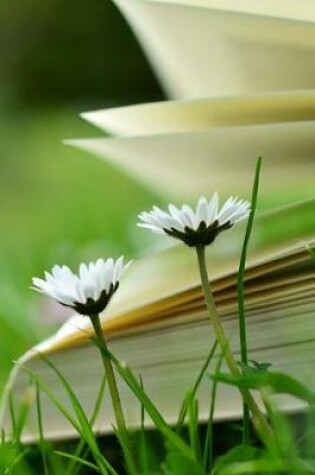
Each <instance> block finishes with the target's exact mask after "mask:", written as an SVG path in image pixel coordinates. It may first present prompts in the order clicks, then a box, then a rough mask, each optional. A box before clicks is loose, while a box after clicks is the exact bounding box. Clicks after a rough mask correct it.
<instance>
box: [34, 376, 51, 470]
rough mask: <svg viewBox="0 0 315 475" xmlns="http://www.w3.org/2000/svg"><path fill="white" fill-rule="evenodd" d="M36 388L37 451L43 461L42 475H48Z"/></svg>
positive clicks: (37, 390)
mask: <svg viewBox="0 0 315 475" xmlns="http://www.w3.org/2000/svg"><path fill="white" fill-rule="evenodd" d="M35 387H36V409H37V424H38V432H39V444H38V446H39V450H40V453H41V456H42V461H43V468H44V475H49V470H48V463H47V454H46V450H47V444H46V443H45V439H44V431H43V419H42V410H41V402H40V393H39V385H38V383H35Z"/></svg>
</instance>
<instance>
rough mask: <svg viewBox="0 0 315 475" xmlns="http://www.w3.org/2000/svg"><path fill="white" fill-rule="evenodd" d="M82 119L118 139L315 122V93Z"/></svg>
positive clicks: (109, 112)
mask: <svg viewBox="0 0 315 475" xmlns="http://www.w3.org/2000/svg"><path fill="white" fill-rule="evenodd" d="M81 116H82V117H83V118H84V119H85V120H87V121H88V122H90V123H92V124H93V125H96V126H97V127H99V128H100V129H102V130H104V131H106V132H108V133H111V134H114V135H118V136H133V135H138V136H142V135H150V134H159V133H172V132H193V131H200V130H203V129H207V128H209V127H220V126H221V127H223V126H240V125H255V124H266V123H276V122H290V121H291V122H292V121H293V122H297V121H305V120H314V119H315V92H314V91H291V92H280V93H277V94H263V95H257V96H247V97H220V98H204V99H198V100H191V101H164V102H157V103H148V104H140V105H136V106H128V107H116V108H114V109H104V110H99V111H93V112H86V113H84V114H81Z"/></svg>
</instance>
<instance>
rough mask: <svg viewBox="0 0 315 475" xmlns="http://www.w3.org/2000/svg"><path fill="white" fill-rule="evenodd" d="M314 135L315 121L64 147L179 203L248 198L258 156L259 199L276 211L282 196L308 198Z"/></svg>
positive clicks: (73, 142) (85, 141) (97, 140)
mask: <svg viewBox="0 0 315 475" xmlns="http://www.w3.org/2000/svg"><path fill="white" fill-rule="evenodd" d="M314 135H315V121H308V122H295V123H291V122H290V123H284V124H268V125H255V126H245V127H222V128H212V129H209V130H207V131H202V132H191V133H170V134H155V135H149V136H142V137H125V138H109V139H106V138H95V139H93V138H90V139H77V140H67V141H66V143H67V144H69V145H73V146H75V147H78V148H80V149H82V150H85V151H88V152H90V153H92V154H95V155H97V156H99V157H101V158H103V159H105V160H106V161H108V162H110V163H111V164H113V165H114V166H116V167H117V168H119V169H121V170H123V171H125V172H126V173H128V174H129V175H131V176H133V177H135V178H136V179H137V180H138V181H139V182H140V183H142V184H143V185H144V186H146V187H152V189H154V190H156V191H158V192H160V193H161V194H164V195H165V196H166V197H167V198H169V199H172V198H175V199H184V200H189V199H192V198H193V199H196V198H199V196H200V195H201V194H206V196H207V195H208V194H209V191H210V192H211V191H213V190H216V189H218V190H220V192H222V193H227V194H230V193H231V190H233V193H234V194H238V195H240V196H243V197H246V196H250V190H251V183H252V177H253V173H254V168H255V163H256V159H257V156H258V155H261V156H262V157H263V169H262V173H261V185H260V198H261V200H262V201H263V200H264V199H266V200H268V201H269V202H270V201H272V202H273V204H274V205H276V204H277V203H279V198H280V202H281V199H282V198H281V196H283V195H285V194H287V195H289V196H290V197H291V200H292V199H293V200H294V199H298V198H300V199H301V198H303V197H304V198H307V197H310V196H313V193H314V157H315V142H314ZM284 167H285V168H284ZM284 169H285V173H286V176H285V180H283V170H284ZM192 177H193V179H192ZM279 183H281V193H282V195H281V194H280V193H279ZM277 200H278V201H277Z"/></svg>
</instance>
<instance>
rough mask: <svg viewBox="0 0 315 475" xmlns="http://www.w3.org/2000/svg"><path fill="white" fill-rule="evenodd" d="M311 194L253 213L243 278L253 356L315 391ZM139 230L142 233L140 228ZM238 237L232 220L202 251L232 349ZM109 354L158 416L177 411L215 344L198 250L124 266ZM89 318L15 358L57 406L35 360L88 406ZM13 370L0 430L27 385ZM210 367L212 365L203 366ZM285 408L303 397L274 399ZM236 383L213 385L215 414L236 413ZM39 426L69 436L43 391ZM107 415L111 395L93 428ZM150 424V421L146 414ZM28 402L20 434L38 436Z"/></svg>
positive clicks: (92, 367) (126, 401)
mask: <svg viewBox="0 0 315 475" xmlns="http://www.w3.org/2000/svg"><path fill="white" fill-rule="evenodd" d="M314 216H315V200H309V201H305V202H301V203H298V204H296V205H293V206H289V207H285V208H281V209H278V210H275V211H273V212H269V213H265V214H262V215H261V216H260V217H258V218H257V220H256V222H255V226H254V230H253V239H252V242H251V249H250V255H249V259H248V262H247V268H246V277H245V282H246V285H245V293H246V310H247V322H248V342H249V351H250V358H251V359H253V360H256V361H259V362H270V363H272V364H273V369H278V370H281V371H284V372H287V373H289V374H292V375H294V376H295V377H298V378H300V379H301V380H304V381H305V380H306V381H307V383H308V385H309V386H311V387H313V388H315V376H314V371H313V368H314V363H315V351H314V350H315V261H314V260H313V259H312V258H311V256H310V254H309V251H308V247H311V248H313V247H314V246H315V230H314V228H313V227H312V226H311V223H312V222H314ZM139 232H140V230H139ZM242 241H243V229H242V226H241V225H240V226H238V227H236V228H234V229H232V230H231V231H229V233H227V234H226V235H224V234H223V235H222V237H220V239H219V240H218V241H217V242H216V243H215V244H214V245H212V246H210V247H209V248H208V255H207V259H208V270H209V276H210V280H211V284H212V287H213V289H214V296H215V301H216V304H217V306H218V311H219V313H220V316H221V318H222V324H223V325H224V327H225V329H226V333H227V335H228V336H229V338H230V340H231V345H232V348H233V350H234V352H235V353H236V355H238V354H239V341H238V320H237V297H236V287H235V282H236V273H237V268H238V261H239V254H240V249H241V244H242ZM102 326H103V329H104V332H105V334H106V336H107V339H108V341H109V346H110V349H111V351H112V352H113V353H114V354H115V355H116V357H118V358H119V359H120V360H122V361H125V362H126V363H127V364H128V365H129V366H131V368H132V369H133V370H134V371H135V372H136V374H138V373H140V374H141V375H142V378H143V382H144V387H145V389H146V391H147V392H148V394H149V395H150V397H151V398H152V400H153V401H154V402H155V404H156V405H157V407H158V408H159V409H160V410H161V412H162V413H163V415H164V416H165V418H166V419H167V420H168V421H170V422H172V421H175V420H176V418H177V415H178V410H179V406H180V401H181V398H182V397H183V395H184V392H185V389H187V388H188V387H190V386H192V385H193V383H194V381H195V379H196V376H197V374H198V372H199V370H200V368H201V366H202V365H203V364H204V361H205V358H206V356H207V354H208V352H209V349H210V347H211V345H212V344H213V341H214V337H213V331H212V328H211V324H210V321H209V319H208V317H207V316H206V310H205V304H204V301H203V297H202V291H201V286H200V281H199V277H198V270H197V264H196V256H195V253H194V251H193V249H190V248H187V247H185V246H183V245H178V246H174V247H171V248H169V249H167V250H164V251H162V252H159V253H156V254H154V255H152V256H147V257H144V258H142V259H140V260H138V261H136V262H134V263H133V265H132V266H131V267H130V268H129V270H128V272H127V274H126V276H125V278H124V279H123V281H122V283H121V287H120V289H119V291H118V292H117V293H116V294H115V296H114V298H113V301H112V304H111V305H110V307H109V308H108V310H107V312H106V314H105V315H104V316H103V318H102ZM89 335H91V327H90V324H89V321H88V319H87V318H84V317H80V316H76V317H73V318H72V319H70V320H69V321H68V322H67V323H66V324H65V325H64V326H63V327H62V328H61V329H60V331H59V332H57V333H56V334H55V335H54V336H52V337H51V338H50V339H48V340H47V341H45V342H43V343H41V344H39V345H38V346H37V347H35V348H34V349H32V350H30V351H29V352H28V353H27V354H26V355H24V356H23V357H22V358H21V360H20V362H19V364H23V365H26V366H27V367H28V368H30V369H31V370H32V371H34V372H35V373H36V374H38V375H39V376H40V378H41V379H42V381H43V382H44V383H45V384H46V385H47V386H48V387H49V388H50V389H52V390H53V391H54V392H55V394H56V395H57V397H58V398H59V399H60V400H61V401H62V403H64V404H67V396H66V394H65V392H64V390H63V389H62V387H61V385H60V382H59V381H58V380H57V378H56V375H55V374H54V373H53V372H52V370H51V369H50V368H49V367H48V366H47V364H46V363H45V362H44V361H43V360H42V359H41V358H40V356H39V355H40V353H46V354H48V355H49V358H51V360H52V361H53V362H54V363H55V364H56V365H57V367H58V368H59V369H60V370H61V371H62V372H63V373H64V375H65V376H66V378H67V379H68V381H69V382H70V384H71V387H72V389H73V390H74V391H75V393H76V394H77V395H78V397H79V399H80V400H81V402H82V404H83V407H84V408H85V410H86V411H87V413H91V412H92V408H93V404H94V401H95V398H96V393H97V388H98V386H99V383H100V380H101V376H102V374H103V369H102V365H101V362H100V358H99V354H98V351H97V349H96V348H95V347H94V345H93V344H91V342H89V341H88V340H89ZM19 364H18V365H17V366H16V368H15V369H14V370H13V372H12V375H11V379H10V381H9V384H8V387H7V392H6V397H5V400H4V402H3V407H2V427H3V428H4V429H5V430H6V431H9V428H10V416H9V411H8V392H9V391H13V395H14V399H15V401H16V402H17V401H18V400H19V399H20V398H23V395H24V394H25V392H26V391H27V389H28V387H29V377H28V375H27V374H26V373H25V372H24V371H23V369H22V368H20V367H19ZM209 371H211V368H210V369H209ZM209 388H210V381H209V379H208V378H205V380H204V382H203V384H202V386H201V388H200V391H199V399H200V417H201V419H206V418H207V414H208V410H209ZM121 394H122V399H123V406H124V408H125V409H126V416H127V420H128V424H129V425H131V426H137V425H138V424H139V422H140V407H139V403H138V402H137V400H136V399H135V397H134V396H133V395H132V394H131V393H130V391H129V389H128V388H127V387H125V385H124V384H123V383H121ZM279 404H281V406H282V407H283V408H286V409H287V410H296V409H297V408H299V407H300V403H299V402H298V401H297V400H294V399H287V398H286V399H284V398H283V399H280V400H279ZM241 406H242V405H241V400H240V398H239V396H238V393H237V392H236V390H234V389H231V388H230V387H227V386H223V385H222V386H220V387H219V397H218V398H217V402H216V408H215V418H216V419H224V418H236V417H238V416H240V414H241V410H242V408H241ZM42 412H43V425H44V432H45V435H46V437H51V438H61V437H71V436H74V435H75V434H74V430H73V428H72V427H71V426H70V425H69V424H68V423H67V421H65V419H64V418H63V416H62V415H60V414H59V413H58V410H57V409H56V407H55V406H54V405H53V404H52V403H51V402H50V401H49V400H48V398H47V397H45V396H44V395H43V397H42ZM112 423H113V414H112V412H111V408H110V402H109V399H107V404H105V405H104V408H103V411H102V413H101V414H100V416H99V418H98V420H97V423H96V430H97V431H99V432H105V431H110V430H111V424H112ZM146 423H147V424H150V420H147V421H146ZM37 434H38V430H37V418H36V410H35V403H34V404H33V407H32V410H31V413H30V416H29V419H28V422H27V426H26V431H25V433H24V437H25V438H26V439H34V438H36V437H37Z"/></svg>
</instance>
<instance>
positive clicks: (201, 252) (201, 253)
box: [196, 246, 274, 446]
mask: <svg viewBox="0 0 315 475" xmlns="http://www.w3.org/2000/svg"><path fill="white" fill-rule="evenodd" d="M196 252H197V257H198V264H199V271H200V277H201V282H202V288H203V292H204V297H205V301H206V306H207V309H208V314H209V318H210V320H211V323H212V326H213V329H214V332H215V335H216V338H217V340H218V343H219V345H220V347H221V351H222V353H223V355H224V359H225V361H226V364H227V366H228V368H229V370H230V372H231V373H232V374H233V375H234V376H237V377H240V376H241V375H242V374H241V372H240V370H239V367H238V364H237V362H236V361H235V358H234V356H233V353H232V351H231V348H230V345H229V342H228V340H227V338H226V336H225V333H224V330H223V327H222V325H221V322H220V317H219V315H218V313H217V309H216V306H215V303H214V299H213V295H212V292H211V289H210V285H209V278H208V272H207V267H206V258H205V247H204V246H197V247H196ZM240 392H241V394H242V397H243V401H244V403H245V404H246V405H247V406H248V407H249V409H250V411H251V413H252V416H253V423H254V425H255V428H256V430H257V433H258V434H259V436H260V437H261V439H262V441H263V442H264V443H265V444H266V445H267V446H269V445H270V442H271V441H272V440H273V438H274V437H273V432H272V430H271V428H270V426H269V424H268V422H267V420H266V418H265V416H264V415H263V414H262V412H261V411H260V409H259V407H258V405H257V403H256V401H255V400H254V398H253V397H252V395H251V393H250V392H249V391H248V390H247V389H240Z"/></svg>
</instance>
